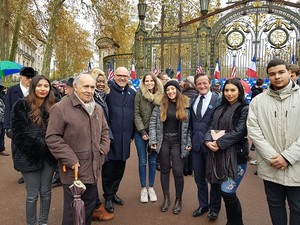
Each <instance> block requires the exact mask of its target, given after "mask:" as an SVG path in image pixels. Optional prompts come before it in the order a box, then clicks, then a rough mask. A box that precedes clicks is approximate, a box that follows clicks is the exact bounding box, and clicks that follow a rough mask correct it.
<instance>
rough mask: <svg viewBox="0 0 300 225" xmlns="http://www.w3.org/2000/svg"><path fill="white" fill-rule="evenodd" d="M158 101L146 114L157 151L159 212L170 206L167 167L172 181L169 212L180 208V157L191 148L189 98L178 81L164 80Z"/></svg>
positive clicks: (181, 170) (152, 141)
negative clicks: (160, 197) (171, 207)
mask: <svg viewBox="0 0 300 225" xmlns="http://www.w3.org/2000/svg"><path fill="white" fill-rule="evenodd" d="M164 90H165V93H164V95H163V97H162V100H161V103H160V105H156V106H155V107H154V109H153V112H152V114H151V117H150V124H149V137H150V139H149V145H150V146H151V148H152V149H155V151H156V152H157V153H158V157H159V162H160V169H161V171H160V181H161V186H162V190H163V194H164V202H163V204H162V205H161V207H160V211H161V212H167V211H168V209H169V206H170V192H169V183H170V170H171V163H172V171H173V176H174V182H175V191H176V199H175V204H174V207H173V213H174V214H179V213H180V212H181V208H182V206H181V198H182V192H183V186H184V180H183V159H184V158H185V157H187V156H188V154H189V151H190V150H191V146H192V144H191V132H190V127H189V119H190V109H189V98H188V97H187V96H185V95H183V94H181V92H180V86H179V83H178V82H177V81H175V80H170V81H168V82H167V83H166V84H165V86H164Z"/></svg>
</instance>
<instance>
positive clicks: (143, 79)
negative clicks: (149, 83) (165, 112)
mask: <svg viewBox="0 0 300 225" xmlns="http://www.w3.org/2000/svg"><path fill="white" fill-rule="evenodd" d="M147 76H150V77H152V80H153V81H154V83H155V85H154V88H153V91H152V94H153V93H156V92H157V91H158V84H157V79H156V77H155V76H154V74H153V73H149V72H148V73H145V75H144V76H143V78H142V82H143V84H145V80H146V77H147Z"/></svg>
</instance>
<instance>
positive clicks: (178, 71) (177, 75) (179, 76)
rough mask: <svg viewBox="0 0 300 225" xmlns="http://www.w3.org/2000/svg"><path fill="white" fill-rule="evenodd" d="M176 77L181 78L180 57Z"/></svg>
mask: <svg viewBox="0 0 300 225" xmlns="http://www.w3.org/2000/svg"><path fill="white" fill-rule="evenodd" d="M176 78H177V80H179V81H180V79H181V59H179V62H178V67H177V74H176Z"/></svg>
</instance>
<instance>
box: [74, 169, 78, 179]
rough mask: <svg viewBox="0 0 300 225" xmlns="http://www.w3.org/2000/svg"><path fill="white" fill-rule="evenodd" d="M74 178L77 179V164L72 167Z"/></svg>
mask: <svg viewBox="0 0 300 225" xmlns="http://www.w3.org/2000/svg"><path fill="white" fill-rule="evenodd" d="M74 179H75V180H78V167H77V166H75V168H74Z"/></svg>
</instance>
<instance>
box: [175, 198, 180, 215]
mask: <svg viewBox="0 0 300 225" xmlns="http://www.w3.org/2000/svg"><path fill="white" fill-rule="evenodd" d="M180 212H181V198H179V197H176V200H175V204H174V208H173V213H174V214H176V215H177V214H179V213H180Z"/></svg>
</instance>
